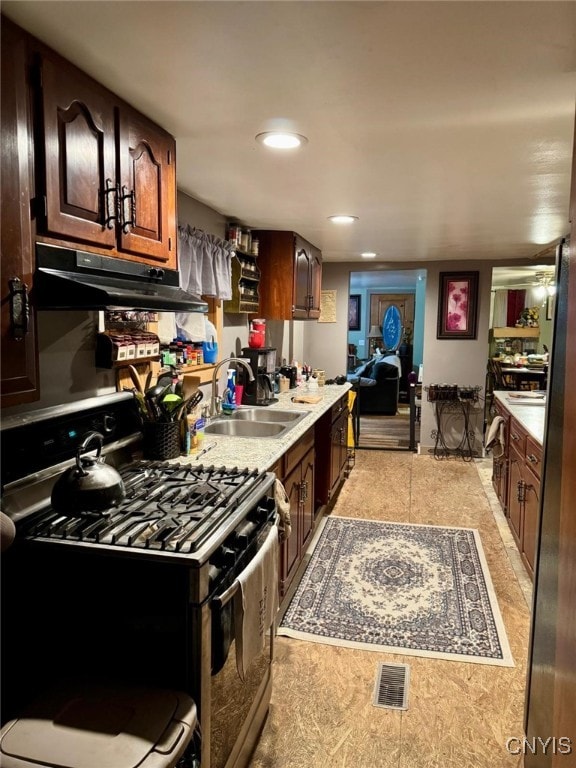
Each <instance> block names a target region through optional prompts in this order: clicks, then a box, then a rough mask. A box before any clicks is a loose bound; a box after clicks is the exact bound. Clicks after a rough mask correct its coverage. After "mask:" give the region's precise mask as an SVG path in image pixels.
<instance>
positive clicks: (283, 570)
mask: <svg viewBox="0 0 576 768" xmlns="http://www.w3.org/2000/svg"><path fill="white" fill-rule="evenodd" d="M301 477H302V472H301V467H300V465H298V466H296V467H295V468H294V469H293V470H292V472H290V474H289V475H288V477H287V478H286V479H285V481H284V488H285V489H286V495H287V496H288V499H289V501H290V518H291V521H292V533H291V534H290V536H289V537H288V538H287V539H286V540H285V541H284V542H282V549H281V553H280V591H281V593H282V594H286V589H287V588H288V585H289V584H290V582H291V581H292V579H293V578H294V574H295V572H296V569H297V567H298V563H299V562H300V560H299V558H300V536H301V528H302V509H301V501H300V499H301V491H300V482H301Z"/></svg>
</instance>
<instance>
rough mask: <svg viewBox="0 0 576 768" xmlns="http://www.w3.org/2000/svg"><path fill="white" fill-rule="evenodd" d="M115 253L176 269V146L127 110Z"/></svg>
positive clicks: (122, 118)
mask: <svg viewBox="0 0 576 768" xmlns="http://www.w3.org/2000/svg"><path fill="white" fill-rule="evenodd" d="M118 121H119V126H118V147H117V149H118V161H119V185H120V207H121V211H122V214H121V221H120V234H119V250H121V251H123V252H127V253H132V254H137V255H141V256H147V257H149V258H152V259H157V260H158V261H160V262H163V263H164V264H165V265H166V266H170V267H171V268H173V269H175V268H176V217H175V216H174V211H175V208H176V142H175V141H174V139H173V137H172V136H170V135H169V134H168V133H166V132H165V131H164V130H162V129H161V128H159V127H158V126H157V125H155V124H154V123H152V122H151V121H149V120H148V119H146V118H145V117H144V116H143V115H141V114H140V113H139V112H136V111H135V110H130V109H129V108H127V107H126V108H122V109H121V110H120V111H119V118H118Z"/></svg>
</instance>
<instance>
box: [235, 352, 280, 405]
mask: <svg viewBox="0 0 576 768" xmlns="http://www.w3.org/2000/svg"><path fill="white" fill-rule="evenodd" d="M241 357H243V358H245V359H247V360H248V362H249V364H250V367H251V368H252V373H253V374H254V381H248V376H247V375H246V371H245V370H244V368H240V366H238V377H239V379H238V383H239V384H242V385H243V386H244V396H243V398H242V402H243V403H244V404H245V405H270V403H276V402H278V398H277V397H274V373H275V371H276V349H274V348H273V347H260V348H259V349H255V348H253V347H243V348H242V355H241Z"/></svg>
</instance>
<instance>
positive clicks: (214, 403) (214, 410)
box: [210, 357, 254, 419]
mask: <svg viewBox="0 0 576 768" xmlns="http://www.w3.org/2000/svg"><path fill="white" fill-rule="evenodd" d="M224 363H240V365H242V366H243V367H244V368H245V369H246V371H247V373H248V381H254V374H253V373H252V368H251V367H250V365H249V361H248V360H247V359H246V358H244V357H227V358H226V359H224V360H220V362H219V363H218V364H217V366H216V367H215V368H214V372H213V373H212V396H211V397H210V418H211V419H212V418H214V416H217V415H218V413H219V410H220V409H219V400H220V398H219V397H218V395H217V394H216V387H217V385H218V371H219V370H220V368H222V366H223V365H224Z"/></svg>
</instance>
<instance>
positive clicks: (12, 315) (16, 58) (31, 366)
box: [0, 17, 40, 408]
mask: <svg viewBox="0 0 576 768" xmlns="http://www.w3.org/2000/svg"><path fill="white" fill-rule="evenodd" d="M1 52H2V65H1V72H2V84H1V89H0V92H1V97H2V104H1V111H0V116H1V123H2V152H1V168H0V170H1V173H2V205H1V220H2V227H1V230H0V244H1V253H2V275H1V280H0V286H1V289H0V299H1V301H0V315H1V326H2V338H1V342H2V343H1V344H0V349H1V353H2V355H1V358H2V359H1V382H0V384H1V390H0V391H1V400H0V404H1V407H2V408H6V407H9V406H13V405H19V404H20V403H30V402H33V401H34V400H38V398H39V397H40V391H39V374H38V344H37V338H36V314H35V312H34V307H33V306H32V303H31V301H30V299H29V295H30V291H31V289H32V280H33V273H34V249H33V240H32V226H31V221H30V205H29V201H30V195H31V190H32V184H33V178H32V163H31V160H30V158H31V148H32V142H31V138H30V136H31V114H30V109H29V101H28V91H27V87H26V72H27V38H26V36H25V35H24V34H23V32H22V30H20V28H19V27H17V26H15V25H14V24H12V22H10V21H9V20H8V19H5V18H4V17H2V47H1Z"/></svg>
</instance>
